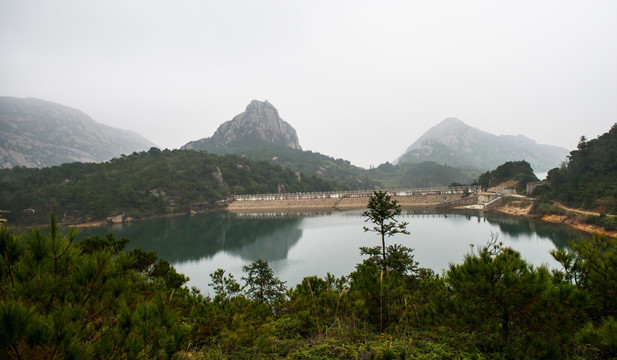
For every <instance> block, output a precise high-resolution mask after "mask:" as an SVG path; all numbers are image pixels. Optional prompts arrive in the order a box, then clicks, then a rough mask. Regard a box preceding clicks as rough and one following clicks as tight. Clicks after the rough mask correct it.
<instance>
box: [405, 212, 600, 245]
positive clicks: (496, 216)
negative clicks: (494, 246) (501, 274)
mask: <svg viewBox="0 0 617 360" xmlns="http://www.w3.org/2000/svg"><path fill="white" fill-rule="evenodd" d="M406 210H407V211H406V212H405V215H407V216H412V217H413V216H420V217H423V216H443V217H446V218H448V217H450V218H453V217H454V218H458V217H464V218H465V219H466V220H467V221H474V220H475V221H477V222H480V221H488V222H489V223H490V224H494V225H496V226H497V227H499V231H500V233H502V234H504V235H508V236H509V237H510V238H511V239H512V240H513V241H516V240H517V239H518V238H521V237H523V238H529V237H534V236H539V237H542V238H547V239H549V240H550V241H551V242H552V243H553V244H554V245H555V247H558V248H564V247H567V246H568V243H569V242H571V241H576V240H579V239H581V238H587V237H589V234H587V233H585V232H582V231H579V230H575V229H571V228H569V227H567V226H565V225H562V224H553V223H547V222H542V221H536V220H533V219H525V218H519V217H513V216H509V215H506V214H502V213H492V212H491V213H484V212H482V211H478V210H455V211H453V210H449V211H447V212H437V211H435V210H434V209H433V210H432V211H431V210H430V209H406Z"/></svg>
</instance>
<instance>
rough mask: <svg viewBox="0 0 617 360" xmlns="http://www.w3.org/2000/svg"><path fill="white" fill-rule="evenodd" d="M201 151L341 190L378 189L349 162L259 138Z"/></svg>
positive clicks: (364, 174)
mask: <svg viewBox="0 0 617 360" xmlns="http://www.w3.org/2000/svg"><path fill="white" fill-rule="evenodd" d="M198 150H205V151H208V152H212V153H216V154H236V155H241V156H246V157H247V158H249V159H252V160H257V161H267V162H270V163H272V164H275V165H280V166H282V167H284V168H287V169H291V170H293V171H297V172H301V173H303V174H305V175H308V176H318V177H320V178H323V179H326V180H330V181H332V182H335V183H336V184H338V185H339V186H340V187H341V190H356V189H359V190H365V189H373V188H374V187H375V186H376V185H379V183H378V182H376V181H374V180H372V179H371V178H369V176H367V174H366V171H365V170H364V169H362V168H359V167H357V166H354V165H351V163H350V162H349V161H347V160H343V159H334V158H332V157H329V156H326V155H322V154H320V153H315V152H312V151H310V150H308V151H303V150H298V149H292V148H290V147H289V146H286V145H281V144H275V143H272V142H270V141H266V140H263V139H262V138H261V137H259V136H258V135H257V134H250V135H247V136H243V137H241V138H239V139H237V140H235V141H231V142H229V143H227V144H225V146H224V147H218V146H216V145H214V146H206V147H203V148H202V147H199V146H198Z"/></svg>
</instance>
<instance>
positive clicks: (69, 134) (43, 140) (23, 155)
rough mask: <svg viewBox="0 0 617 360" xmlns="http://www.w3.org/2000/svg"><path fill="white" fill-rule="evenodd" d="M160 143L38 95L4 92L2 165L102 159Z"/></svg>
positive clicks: (1, 105) (0, 140) (0, 106)
mask: <svg viewBox="0 0 617 360" xmlns="http://www.w3.org/2000/svg"><path fill="white" fill-rule="evenodd" d="M153 146H156V144H154V143H153V142H151V141H150V140H148V139H146V138H144V137H143V136H141V135H139V134H137V133H136V132H133V131H129V130H124V129H117V128H113V127H111V126H108V125H104V124H101V123H98V122H96V121H94V120H93V119H92V118H91V117H90V116H88V115H87V114H86V113H84V112H82V111H81V110H78V109H75V108H72V107H68V106H65V105H61V104H58V103H54V102H50V101H46V100H41V99H37V98H25V99H24V98H16V97H0V168H8V167H13V166H25V167H37V168H41V167H49V166H53V165H60V164H62V163H65V162H75V161H79V162H101V161H107V160H110V159H111V158H113V157H116V156H119V155H121V154H130V153H132V152H135V151H141V150H147V149H149V148H150V147H153Z"/></svg>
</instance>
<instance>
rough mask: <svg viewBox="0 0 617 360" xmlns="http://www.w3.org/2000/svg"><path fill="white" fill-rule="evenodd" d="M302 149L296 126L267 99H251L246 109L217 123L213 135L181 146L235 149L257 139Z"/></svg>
mask: <svg viewBox="0 0 617 360" xmlns="http://www.w3.org/2000/svg"><path fill="white" fill-rule="evenodd" d="M260 141H263V142H266V143H270V144H274V145H280V146H284V147H289V148H292V149H298V150H301V149H302V147H301V146H300V143H299V141H298V136H297V134H296V130H295V129H294V128H293V127H292V126H291V125H289V124H288V123H287V122H285V121H284V120H283V119H281V117H280V116H279V113H278V110H276V108H275V107H274V106H272V104H270V103H269V102H268V101H264V102H261V101H257V100H253V101H252V102H251V103H250V104H249V105H248V106H247V107H246V110H245V111H244V112H243V113H241V114H239V115H236V116H235V117H234V118H233V119H232V120H229V121H227V122H225V123H223V124H221V125H220V126H219V128H218V129H217V130H216V132H215V133H214V135H212V136H211V137H209V138H203V139H200V140H196V141H191V142H189V143H188V144H186V145H184V146H183V147H182V149H190V150H205V151H208V152H213V153H219V154H223V153H236V152H237V149H238V148H239V147H240V148H245V147H247V146H249V145H255V143H257V142H260Z"/></svg>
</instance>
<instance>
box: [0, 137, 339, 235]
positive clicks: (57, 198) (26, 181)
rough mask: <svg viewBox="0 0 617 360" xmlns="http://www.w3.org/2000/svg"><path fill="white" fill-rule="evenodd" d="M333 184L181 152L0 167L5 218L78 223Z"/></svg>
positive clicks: (229, 158) (23, 222)
mask: <svg viewBox="0 0 617 360" xmlns="http://www.w3.org/2000/svg"><path fill="white" fill-rule="evenodd" d="M334 187H335V185H334V183H332V182H331V181H329V180H324V179H321V178H318V177H316V176H305V175H303V174H301V173H296V172H294V171H291V170H289V169H285V168H282V167H281V166H278V165H273V164H270V163H268V162H265V161H253V160H248V159H245V158H242V157H240V156H236V155H214V154H208V153H205V152H196V151H185V150H159V149H157V148H151V149H150V150H149V151H144V152H140V153H133V154H131V155H128V156H124V155H123V156H121V157H119V158H114V159H112V160H110V161H108V162H105V163H70V164H63V165H60V166H54V167H51V168H44V169H27V168H12V169H2V170H0V197H1V198H2V204H1V206H2V210H7V211H10V212H9V213H8V214H6V217H7V219H8V220H9V222H11V223H13V224H19V225H28V224H44V223H45V222H46V221H47V220H46V218H47V217H48V215H49V213H50V212H51V211H54V212H55V213H56V214H57V216H58V220H59V221H61V222H65V223H78V222H86V221H91V220H102V219H105V218H106V217H109V216H115V215H119V214H124V216H125V217H133V218H139V217H146V216H153V215H163V214H171V213H186V212H188V211H190V210H204V209H212V208H216V207H217V201H219V200H222V199H225V198H226V197H228V196H230V195H233V194H245V193H276V192H279V191H286V192H308V191H329V190H333V189H334Z"/></svg>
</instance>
